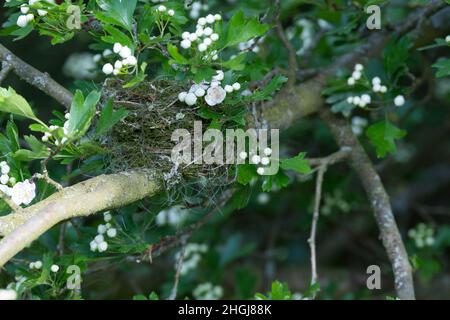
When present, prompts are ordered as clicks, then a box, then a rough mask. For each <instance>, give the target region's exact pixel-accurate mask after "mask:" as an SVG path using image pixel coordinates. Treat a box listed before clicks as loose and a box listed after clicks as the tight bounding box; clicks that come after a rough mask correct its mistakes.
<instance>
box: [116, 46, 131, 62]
mask: <svg viewBox="0 0 450 320" xmlns="http://www.w3.org/2000/svg"><path fill="white" fill-rule="evenodd" d="M131 54H132V53H131V49H130V48H128V47H127V46H125V47H122V49H120V52H119V55H120V56H121V57H122V58H124V59H126V58H128V57H129V56H131Z"/></svg>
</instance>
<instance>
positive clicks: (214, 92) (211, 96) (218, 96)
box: [205, 86, 227, 106]
mask: <svg viewBox="0 0 450 320" xmlns="http://www.w3.org/2000/svg"><path fill="white" fill-rule="evenodd" d="M226 96H227V92H226V91H225V90H224V89H223V88H222V87H221V86H217V87H211V88H209V89H208V91H207V94H206V97H205V101H206V103H207V104H208V105H210V106H215V105H218V104H220V103H222V102H223V100H225V97H226Z"/></svg>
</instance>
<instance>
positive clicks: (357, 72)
mask: <svg viewBox="0 0 450 320" xmlns="http://www.w3.org/2000/svg"><path fill="white" fill-rule="evenodd" d="M363 70H364V67H363V65H362V64H360V63H358V64H356V65H355V68H354V70H353V73H352V76H351V77H350V78H348V79H347V84H348V85H349V86H354V85H355V84H356V81H358V80H360V79H361V77H362V72H363Z"/></svg>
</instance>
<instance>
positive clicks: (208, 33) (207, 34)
mask: <svg viewBox="0 0 450 320" xmlns="http://www.w3.org/2000/svg"><path fill="white" fill-rule="evenodd" d="M213 32H214V31H213V29H211V28H210V27H206V28H205V29H204V30H203V34H204V35H205V36H207V37H209V36H210V35H212V34H213Z"/></svg>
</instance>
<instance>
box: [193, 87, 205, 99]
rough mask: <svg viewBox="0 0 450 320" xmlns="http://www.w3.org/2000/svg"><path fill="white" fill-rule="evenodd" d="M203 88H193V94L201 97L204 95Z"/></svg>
mask: <svg viewBox="0 0 450 320" xmlns="http://www.w3.org/2000/svg"><path fill="white" fill-rule="evenodd" d="M205 93H206V92H205V89H203V88H198V89H197V90H195V92H194V94H195V95H196V96H197V97H203V96H204V95H205Z"/></svg>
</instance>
